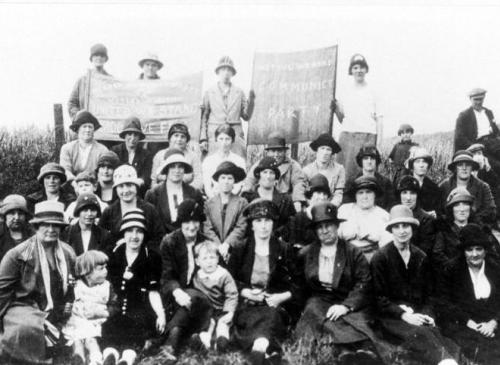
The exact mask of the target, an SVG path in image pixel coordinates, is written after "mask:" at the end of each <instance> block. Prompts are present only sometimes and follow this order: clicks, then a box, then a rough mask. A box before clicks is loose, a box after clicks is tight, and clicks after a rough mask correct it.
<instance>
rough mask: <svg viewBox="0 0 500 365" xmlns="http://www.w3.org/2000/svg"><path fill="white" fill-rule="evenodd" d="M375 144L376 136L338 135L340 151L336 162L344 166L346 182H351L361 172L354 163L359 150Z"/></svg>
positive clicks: (345, 133) (369, 134)
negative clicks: (366, 145)
mask: <svg viewBox="0 0 500 365" xmlns="http://www.w3.org/2000/svg"><path fill="white" fill-rule="evenodd" d="M376 143H377V135H376V134H373V133H359V132H357V133H356V132H355V133H352V132H342V133H340V137H339V145H340V148H342V150H341V151H340V152H339V153H338V154H337V162H338V163H340V164H342V165H343V166H344V169H345V181H346V182H352V181H353V180H354V179H355V178H356V176H357V175H358V174H359V173H360V172H361V168H360V167H359V166H358V163H357V162H356V155H357V154H358V152H359V149H360V148H361V147H362V146H363V145H365V144H371V145H375V144H376Z"/></svg>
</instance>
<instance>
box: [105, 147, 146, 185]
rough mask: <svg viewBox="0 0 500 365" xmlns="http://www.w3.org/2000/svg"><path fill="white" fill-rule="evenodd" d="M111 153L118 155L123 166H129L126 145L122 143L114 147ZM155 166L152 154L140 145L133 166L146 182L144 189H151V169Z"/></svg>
mask: <svg viewBox="0 0 500 365" xmlns="http://www.w3.org/2000/svg"><path fill="white" fill-rule="evenodd" d="M111 151H113V152H114V153H116V154H117V155H118V158H119V159H120V161H121V163H122V164H125V165H129V163H128V151H127V147H126V146H125V143H120V144H119V145H116V146H113V147H112V148H111ZM152 165H153V156H152V155H151V153H150V152H149V151H148V150H146V149H144V147H143V146H142V145H141V144H139V145H138V146H137V150H136V151H135V155H134V160H133V161H132V166H133V167H134V168H135V170H136V171H137V176H138V177H140V178H141V179H143V180H144V187H146V188H147V187H149V186H150V185H151V167H152Z"/></svg>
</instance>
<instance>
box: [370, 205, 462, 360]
mask: <svg viewBox="0 0 500 365" xmlns="http://www.w3.org/2000/svg"><path fill="white" fill-rule="evenodd" d="M418 226H419V222H418V220H417V219H416V218H414V217H413V214H412V212H411V210H410V208H408V207H407V206H404V205H395V206H394V207H393V208H392V209H391V215H390V219H389V221H388V222H387V224H386V229H387V231H389V232H390V233H391V234H392V242H390V243H388V244H387V245H385V246H384V247H382V248H380V249H379V250H378V251H377V252H376V253H375V254H374V255H373V258H372V260H371V272H372V277H373V286H374V288H373V293H374V296H375V303H376V311H377V319H378V321H377V322H378V329H379V330H380V331H381V333H383V334H385V338H386V339H391V340H390V342H391V343H392V344H393V345H394V346H395V348H394V350H393V351H394V355H396V352H397V348H396V346H401V347H402V348H403V349H405V350H409V353H413V354H415V356H417V357H418V358H416V359H415V360H417V359H418V360H419V361H422V362H424V363H426V364H438V363H440V362H441V361H443V360H446V359H451V358H453V357H458V356H457V355H458V351H457V350H458V349H457V348H456V346H453V347H448V343H447V342H446V341H445V340H444V338H443V336H442V335H441V333H440V332H439V330H438V328H437V327H436V323H435V312H434V308H433V303H432V301H431V295H432V289H433V280H432V277H431V275H432V270H431V263H430V260H429V258H428V257H427V255H426V254H425V253H424V252H423V251H422V250H420V249H419V248H418V247H416V246H415V245H413V244H412V243H411V238H412V236H413V232H414V231H415V229H417V227H418ZM448 342H449V341H448ZM454 364H456V362H455V363H454Z"/></svg>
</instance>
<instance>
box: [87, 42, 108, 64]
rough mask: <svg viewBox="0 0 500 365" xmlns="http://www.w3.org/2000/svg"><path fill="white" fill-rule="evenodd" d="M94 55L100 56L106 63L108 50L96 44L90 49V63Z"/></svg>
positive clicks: (102, 45)
mask: <svg viewBox="0 0 500 365" xmlns="http://www.w3.org/2000/svg"><path fill="white" fill-rule="evenodd" d="M96 55H101V56H104V57H106V61H107V60H108V49H107V48H106V46H105V45H104V44H101V43H97V44H94V45H93V46H92V47H90V58H89V59H90V60H91V61H92V57H93V56H96Z"/></svg>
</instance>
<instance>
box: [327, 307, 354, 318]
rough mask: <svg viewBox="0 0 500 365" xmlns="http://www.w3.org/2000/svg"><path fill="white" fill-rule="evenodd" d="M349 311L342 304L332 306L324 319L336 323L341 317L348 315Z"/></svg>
mask: <svg viewBox="0 0 500 365" xmlns="http://www.w3.org/2000/svg"><path fill="white" fill-rule="evenodd" d="M349 311H350V309H349V308H347V307H346V306H345V305H343V304H334V305H332V306H331V307H330V308H328V310H327V311H326V318H328V319H329V320H330V321H336V320H337V319H339V318H340V317H342V316H345V315H346V314H347V313H349Z"/></svg>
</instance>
